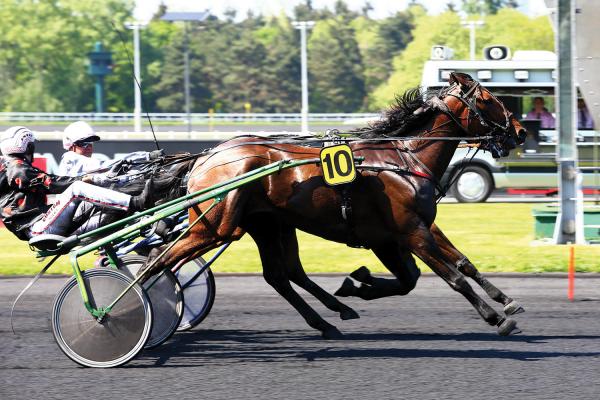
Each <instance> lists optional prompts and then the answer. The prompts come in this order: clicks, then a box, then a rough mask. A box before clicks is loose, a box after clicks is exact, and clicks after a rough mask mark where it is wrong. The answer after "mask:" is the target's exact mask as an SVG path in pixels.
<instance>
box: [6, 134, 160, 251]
mask: <svg viewBox="0 0 600 400" xmlns="http://www.w3.org/2000/svg"><path fill="white" fill-rule="evenodd" d="M0 150H1V151H2V155H3V157H0V219H1V220H2V222H3V223H4V225H5V226H6V227H7V228H8V229H9V230H10V231H11V232H12V233H14V234H15V235H16V236H17V237H18V238H19V239H21V240H29V239H30V238H32V237H33V236H36V235H40V234H55V235H62V236H67V235H69V234H70V233H72V231H73V227H72V225H73V221H74V220H77V219H78V217H81V214H82V212H83V211H82V209H84V208H85V207H82V206H83V205H85V204H89V203H91V204H93V205H95V206H97V207H100V208H102V209H109V210H117V211H125V212H131V211H140V210H143V209H145V208H148V207H149V206H151V201H152V195H151V191H152V187H151V186H152V183H151V182H152V181H148V183H147V184H146V186H145V187H144V190H143V191H142V193H141V194H140V195H138V196H130V195H128V194H125V193H119V192H116V191H113V190H109V189H106V188H102V187H99V186H95V185H92V184H90V183H86V182H84V181H91V180H93V175H92V176H90V175H88V176H85V177H83V180H84V181H82V180H81V179H82V178H76V177H65V176H56V175H51V174H46V173H44V172H43V171H41V170H40V169H38V168H36V167H34V166H33V165H32V164H31V163H32V161H33V154H34V151H35V136H34V135H33V133H32V132H31V131H30V130H29V129H27V128H26V127H24V126H14V127H11V128H9V129H7V130H6V131H5V132H4V133H3V134H2V135H1V136H0ZM47 194H57V196H56V202H55V203H54V205H52V206H48V205H46V195H47ZM79 219H81V218H79ZM99 223H100V220H99V219H98V220H97V221H96V222H95V223H91V224H90V223H87V224H86V225H85V227H83V229H85V230H81V229H82V228H80V229H78V230H76V231H75V233H76V234H79V233H83V232H84V231H89V230H91V229H94V228H96V227H98V226H99Z"/></svg>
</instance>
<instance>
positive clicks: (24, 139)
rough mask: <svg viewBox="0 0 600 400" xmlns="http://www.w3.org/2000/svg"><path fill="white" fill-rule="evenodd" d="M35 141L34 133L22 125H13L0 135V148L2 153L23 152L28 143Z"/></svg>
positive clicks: (25, 150)
mask: <svg viewBox="0 0 600 400" xmlns="http://www.w3.org/2000/svg"><path fill="white" fill-rule="evenodd" d="M34 142H35V135H34V134H33V132H31V131H30V130H29V129H28V128H25V127H24V126H13V127H11V128H8V129H7V130H6V131H4V133H3V134H2V136H0V150H1V151H2V154H3V155H5V156H7V155H9V154H25V153H26V152H27V147H28V146H29V144H33V143H34Z"/></svg>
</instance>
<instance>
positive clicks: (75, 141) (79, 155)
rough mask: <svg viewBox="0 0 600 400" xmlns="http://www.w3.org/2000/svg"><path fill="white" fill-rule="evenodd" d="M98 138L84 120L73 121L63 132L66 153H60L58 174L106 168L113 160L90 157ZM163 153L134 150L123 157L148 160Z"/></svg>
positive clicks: (73, 173)
mask: <svg viewBox="0 0 600 400" xmlns="http://www.w3.org/2000/svg"><path fill="white" fill-rule="evenodd" d="M99 140H100V137H99V136H98V135H96V132H94V129H93V128H92V127H91V126H90V125H89V124H88V123H87V122H85V121H77V122H73V123H72V124H70V125H69V126H67V127H66V128H65V130H64V132H63V139H62V141H63V148H64V149H65V150H66V153H64V154H63V155H62V158H61V160H60V164H59V166H58V174H59V175H63V176H80V175H83V174H86V173H90V172H93V171H96V170H99V169H101V168H107V167H109V166H110V165H111V164H113V161H105V162H102V161H100V160H98V159H96V158H92V153H93V152H94V142H97V141H99ZM163 155H164V153H163V151H162V150H155V151H152V152H146V151H136V152H134V153H130V154H128V155H127V156H125V157H124V158H123V160H125V161H128V162H135V161H149V160H154V159H156V158H159V157H162V156H163Z"/></svg>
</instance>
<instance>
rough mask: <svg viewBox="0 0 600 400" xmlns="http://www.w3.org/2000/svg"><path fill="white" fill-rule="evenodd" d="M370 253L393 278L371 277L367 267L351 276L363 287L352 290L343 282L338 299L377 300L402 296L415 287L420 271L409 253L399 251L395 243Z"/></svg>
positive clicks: (348, 280)
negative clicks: (347, 297) (350, 297)
mask: <svg viewBox="0 0 600 400" xmlns="http://www.w3.org/2000/svg"><path fill="white" fill-rule="evenodd" d="M373 252H374V253H375V255H376V256H377V258H379V260H380V261H381V262H382V263H383V265H384V266H385V267H386V268H387V269H388V270H389V271H390V272H391V273H392V274H394V276H395V278H378V277H374V276H372V275H371V273H370V271H369V269H368V268H367V267H360V268H359V269H357V270H356V271H354V272H353V273H351V274H350V276H351V277H352V278H354V279H356V280H357V281H359V282H362V284H361V285H360V286H359V287H356V286H354V283H353V282H352V280H350V279H348V278H346V279H345V280H344V283H343V284H342V287H340V289H339V290H338V291H337V292H336V293H335V294H336V295H337V296H342V297H346V296H357V297H360V298H361V299H364V300H373V299H379V298H382V297H388V296H404V295H406V294H408V293H410V291H411V290H413V289H414V288H415V286H416V285H417V280H418V279H419V276H421V271H420V270H419V268H418V267H417V264H416V263H415V260H414V258H413V257H412V255H411V254H410V252H409V251H402V249H401V248H400V247H399V246H398V245H397V244H396V243H390V244H388V245H387V246H382V247H378V248H374V249H373Z"/></svg>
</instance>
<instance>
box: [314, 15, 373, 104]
mask: <svg viewBox="0 0 600 400" xmlns="http://www.w3.org/2000/svg"><path fill="white" fill-rule="evenodd" d="M308 49H309V61H308V66H309V72H310V79H309V82H310V93H311V111H313V112H354V111H356V110H358V109H360V108H361V106H362V105H363V103H364V99H365V96H366V91H365V85H364V78H363V69H362V60H361V56H360V51H359V49H358V45H357V43H356V40H355V38H354V30H353V29H352V28H351V27H350V26H349V25H347V24H346V23H345V22H344V21H343V20H327V21H320V22H318V23H317V24H316V25H315V27H314V28H313V32H312V34H311V37H310V40H309V44H308Z"/></svg>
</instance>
